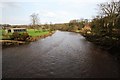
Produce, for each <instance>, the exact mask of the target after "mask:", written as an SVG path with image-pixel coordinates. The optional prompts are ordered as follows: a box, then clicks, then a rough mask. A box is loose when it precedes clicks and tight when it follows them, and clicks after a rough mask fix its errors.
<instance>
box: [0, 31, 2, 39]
mask: <svg viewBox="0 0 120 80" xmlns="http://www.w3.org/2000/svg"><path fill="white" fill-rule="evenodd" d="M1 39H2V29H0V40H1Z"/></svg>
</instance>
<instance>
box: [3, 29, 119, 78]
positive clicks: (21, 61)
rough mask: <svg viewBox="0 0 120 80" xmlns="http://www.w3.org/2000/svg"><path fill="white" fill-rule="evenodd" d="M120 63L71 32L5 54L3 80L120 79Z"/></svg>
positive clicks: (17, 47) (16, 48) (61, 32)
mask: <svg viewBox="0 0 120 80" xmlns="http://www.w3.org/2000/svg"><path fill="white" fill-rule="evenodd" d="M119 75H120V66H119V63H118V62H117V61H116V60H115V59H114V58H113V57H112V56H111V55H110V54H109V53H107V52H106V51H103V50H101V49H99V48H98V47H97V46H95V45H94V44H92V43H90V42H88V41H86V40H85V38H84V37H83V36H81V35H80V34H77V33H72V32H63V31H56V33H55V34H53V35H52V36H49V37H47V38H45V39H41V40H38V41H36V42H32V43H30V44H27V45H21V46H16V47H9V48H4V49H3V50H2V77H3V78H118V77H119Z"/></svg>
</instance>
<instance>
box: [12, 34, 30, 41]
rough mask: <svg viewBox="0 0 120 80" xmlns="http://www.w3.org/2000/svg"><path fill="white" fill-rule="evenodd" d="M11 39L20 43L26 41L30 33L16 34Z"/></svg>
mask: <svg viewBox="0 0 120 80" xmlns="http://www.w3.org/2000/svg"><path fill="white" fill-rule="evenodd" d="M10 37H11V39H13V40H18V41H26V40H27V39H28V38H29V37H30V36H29V34H28V33H18V32H14V33H13V34H12V35H11V36H10Z"/></svg>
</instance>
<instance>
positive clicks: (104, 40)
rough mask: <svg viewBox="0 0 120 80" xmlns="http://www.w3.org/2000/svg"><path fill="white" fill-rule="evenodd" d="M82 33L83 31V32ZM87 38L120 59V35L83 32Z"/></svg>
mask: <svg viewBox="0 0 120 80" xmlns="http://www.w3.org/2000/svg"><path fill="white" fill-rule="evenodd" d="M81 34H82V33H81ZM82 35H83V36H84V37H85V38H86V40H88V41H90V42H92V43H94V44H95V45H97V46H98V47H100V48H101V49H103V50H106V51H108V52H109V53H110V54H112V55H114V56H115V57H116V59H117V60H119V61H120V37H110V36H106V35H92V34H82Z"/></svg>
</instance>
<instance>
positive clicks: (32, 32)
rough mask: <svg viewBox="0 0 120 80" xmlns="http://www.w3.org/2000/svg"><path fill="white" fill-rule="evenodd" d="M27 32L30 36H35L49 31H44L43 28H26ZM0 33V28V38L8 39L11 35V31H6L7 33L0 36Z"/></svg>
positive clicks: (0, 33)
mask: <svg viewBox="0 0 120 80" xmlns="http://www.w3.org/2000/svg"><path fill="white" fill-rule="evenodd" d="M27 32H28V34H29V35H30V36H32V37H36V36H41V35H44V34H48V33H49V31H45V30H34V29H27ZM2 33H4V30H2V29H1V30H0V40H1V39H4V40H5V39H10V35H12V33H8V34H5V35H4V36H2Z"/></svg>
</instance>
